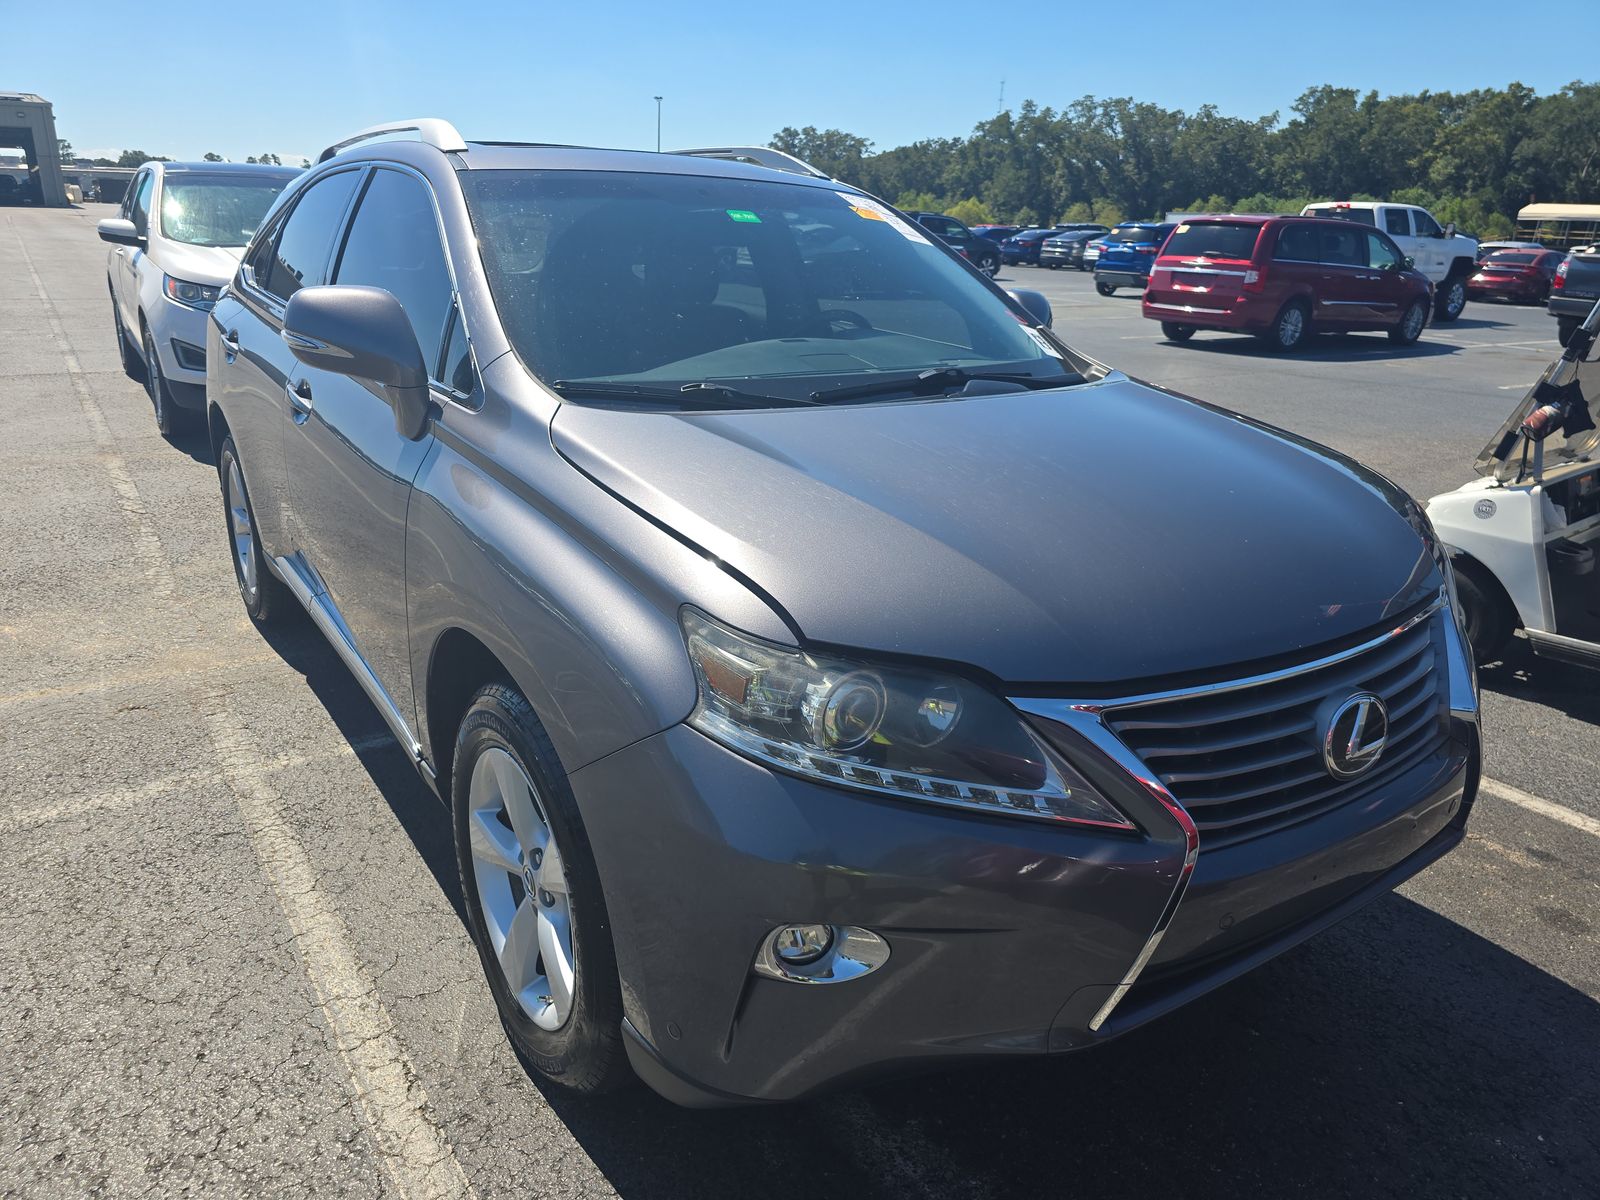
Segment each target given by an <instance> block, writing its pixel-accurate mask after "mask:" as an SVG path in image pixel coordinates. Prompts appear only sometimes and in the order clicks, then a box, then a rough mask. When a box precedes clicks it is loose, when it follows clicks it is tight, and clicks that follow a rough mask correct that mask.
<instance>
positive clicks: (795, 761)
mask: <svg viewBox="0 0 1600 1200" xmlns="http://www.w3.org/2000/svg"><path fill="white" fill-rule="evenodd" d="M683 632H684V638H685V640H686V641H687V642H688V646H689V658H690V661H691V662H692V663H693V664H694V671H695V676H696V678H697V680H698V682H699V685H700V700H699V703H698V704H696V705H695V709H694V712H693V713H691V714H690V715H689V724H690V725H692V726H693V727H694V728H695V729H698V730H699V731H700V732H701V733H703V734H705V735H706V736H707V737H711V738H714V739H716V740H717V741H719V742H721V743H722V744H723V745H725V746H728V747H729V748H731V749H733V750H737V751H738V752H739V753H741V754H745V755H748V756H749V757H751V758H754V759H756V760H758V761H759V762H762V763H765V764H767V765H768V766H772V767H776V768H778V769H780V770H784V771H790V772H793V773H794V774H796V775H803V776H807V777H809V778H812V779H819V780H821V781H823V782H825V783H831V784H835V785H838V786H841V787H849V788H857V789H861V790H864V791H870V792H878V793H884V794H888V795H892V796H900V797H903V798H906V799H914V800H922V801H926V802H929V803H933V804H948V805H954V806H956V807H959V808H967V809H976V810H979V811H982V812H992V813H1001V814H1005V815H1009V816H1025V817H1039V818H1043V819H1045V820H1052V821H1071V822H1078V823H1084V824H1090V825H1100V826H1110V827H1114V828H1117V829H1132V828H1133V825H1132V823H1131V822H1130V821H1129V820H1128V819H1127V818H1126V817H1124V816H1123V815H1122V814H1121V813H1120V812H1118V811H1117V810H1116V809H1115V808H1113V807H1112V805H1111V804H1110V803H1109V802H1108V801H1107V800H1106V799H1105V798H1104V797H1102V796H1101V795H1100V794H1099V793H1098V792H1096V791H1095V790H1094V789H1093V788H1092V787H1091V786H1090V785H1089V783H1088V781H1087V780H1086V779H1084V778H1083V777H1082V776H1081V775H1079V774H1078V773H1077V772H1076V771H1075V770H1073V768H1072V766H1071V765H1070V764H1068V763H1067V762H1066V761H1064V760H1063V759H1062V758H1061V757H1060V756H1059V755H1057V754H1055V753H1053V752H1052V751H1051V750H1049V749H1048V748H1047V747H1046V746H1045V745H1044V744H1043V743H1042V742H1041V741H1040V740H1039V739H1038V738H1037V737H1036V736H1035V735H1034V734H1033V733H1032V731H1030V730H1029V729H1028V727H1027V726H1026V725H1025V724H1023V721H1022V718H1021V717H1020V716H1018V714H1017V712H1016V710H1015V709H1013V708H1012V707H1011V706H1010V705H1009V704H1007V703H1006V702H1005V701H1004V700H1002V699H1000V698H999V697H998V696H995V695H993V694H992V693H990V692H989V691H987V690H985V689H984V688H981V687H979V686H977V685H976V684H974V683H972V682H971V681H970V680H967V679H962V678H960V677H958V676H954V675H945V674H940V673H936V672H932V671H923V670H917V669H913V668H906V667H898V666H886V665H883V664H872V663H866V662H854V661H847V660H845V659H841V658H833V657H831V656H822V655H815V654H809V653H806V652H804V651H800V650H795V649H792V648H789V647H785V646H777V645H773V644H772V643H770V642H763V641H757V640H756V639H755V638H752V637H748V636H747V635H745V634H742V633H737V632H735V631H734V630H732V629H728V628H727V627H726V626H723V625H719V624H717V623H716V622H715V621H712V620H711V619H709V618H708V617H705V616H703V615H702V614H700V613H697V612H694V611H693V610H691V609H684V610H683Z"/></svg>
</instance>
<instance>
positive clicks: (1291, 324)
mask: <svg viewBox="0 0 1600 1200" xmlns="http://www.w3.org/2000/svg"><path fill="white" fill-rule="evenodd" d="M1305 331H1306V315H1305V313H1304V312H1303V311H1301V309H1300V308H1298V307H1290V308H1286V309H1284V310H1283V316H1281V317H1279V318H1278V345H1280V346H1282V347H1283V348H1284V349H1285V350H1287V349H1289V347H1291V346H1294V345H1296V344H1298V343H1299V341H1300V338H1301V337H1302V336H1303V335H1304V334H1305Z"/></svg>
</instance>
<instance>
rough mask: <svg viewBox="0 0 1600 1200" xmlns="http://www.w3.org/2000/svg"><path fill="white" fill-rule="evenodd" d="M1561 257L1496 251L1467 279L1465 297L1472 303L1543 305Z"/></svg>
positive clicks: (1551, 253) (1536, 252) (1544, 252)
mask: <svg viewBox="0 0 1600 1200" xmlns="http://www.w3.org/2000/svg"><path fill="white" fill-rule="evenodd" d="M1564 258H1566V255H1565V254H1558V253H1557V252H1556V251H1554V250H1496V251H1495V252H1494V253H1493V254H1491V255H1489V257H1488V258H1486V259H1484V260H1483V261H1482V262H1481V263H1479V264H1478V270H1477V272H1476V273H1475V274H1474V275H1473V276H1472V278H1470V279H1468V280H1467V295H1468V296H1470V297H1471V298H1472V299H1474V300H1515V301H1517V302H1519V303H1522V304H1543V303H1544V302H1545V301H1546V300H1548V299H1549V298H1550V281H1551V280H1553V279H1554V278H1555V277H1556V268H1557V267H1559V266H1560V265H1561V261H1562V259H1564Z"/></svg>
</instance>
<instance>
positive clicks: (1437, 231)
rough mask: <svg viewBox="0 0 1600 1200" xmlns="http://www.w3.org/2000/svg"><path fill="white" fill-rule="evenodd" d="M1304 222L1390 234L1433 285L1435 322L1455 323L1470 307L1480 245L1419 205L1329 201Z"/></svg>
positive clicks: (1313, 207)
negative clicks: (1328, 221)
mask: <svg viewBox="0 0 1600 1200" xmlns="http://www.w3.org/2000/svg"><path fill="white" fill-rule="evenodd" d="M1300 215H1301V216H1302V217H1337V218H1340V219H1343V220H1346V221H1356V222H1358V223H1359V224H1362V225H1370V226H1372V227H1373V228H1375V229H1381V230H1383V232H1384V233H1387V234H1388V235H1389V237H1390V239H1391V240H1393V242H1394V244H1395V245H1397V246H1399V247H1400V253H1401V254H1404V255H1406V256H1407V257H1409V258H1410V259H1411V261H1412V265H1413V266H1414V267H1416V269H1417V270H1419V271H1421V272H1422V273H1423V274H1424V275H1426V276H1427V277H1428V280H1429V282H1431V283H1432V284H1433V319H1434V320H1435V321H1454V320H1455V319H1456V318H1457V317H1459V316H1460V315H1461V310H1462V309H1464V308H1465V307H1466V306H1467V279H1468V277H1469V276H1470V275H1471V274H1472V273H1473V272H1474V271H1475V270H1477V262H1478V240H1477V239H1476V238H1470V237H1467V236H1466V235H1465V234H1461V233H1457V232H1456V229H1455V226H1454V225H1444V226H1441V225H1440V224H1439V222H1437V221H1435V220H1434V219H1433V214H1432V213H1430V212H1429V211H1428V210H1427V209H1425V208H1418V207H1417V206H1416V205H1415V204H1385V203H1382V202H1381V201H1376V200H1338V201H1332V200H1325V201H1320V202H1318V203H1316V204H1308V205H1306V206H1305V208H1303V209H1301V210H1300Z"/></svg>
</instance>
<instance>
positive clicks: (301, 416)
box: [285, 379, 311, 425]
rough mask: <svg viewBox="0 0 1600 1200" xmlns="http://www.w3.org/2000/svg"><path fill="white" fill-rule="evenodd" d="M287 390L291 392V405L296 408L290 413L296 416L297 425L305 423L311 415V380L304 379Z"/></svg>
mask: <svg viewBox="0 0 1600 1200" xmlns="http://www.w3.org/2000/svg"><path fill="white" fill-rule="evenodd" d="M285 390H286V391H287V392H288V393H289V407H290V408H291V409H293V410H294V411H293V412H291V413H290V414H289V415H290V416H291V417H293V418H294V423H295V424H296V425H304V424H305V423H306V420H307V418H309V417H310V416H311V383H310V381H309V380H305V379H302V380H300V381H299V382H298V383H294V384H291V385H290V386H289V387H288V388H286V389H285Z"/></svg>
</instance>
